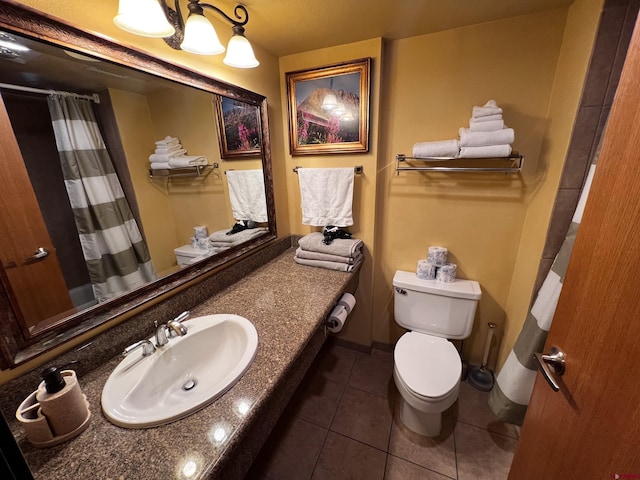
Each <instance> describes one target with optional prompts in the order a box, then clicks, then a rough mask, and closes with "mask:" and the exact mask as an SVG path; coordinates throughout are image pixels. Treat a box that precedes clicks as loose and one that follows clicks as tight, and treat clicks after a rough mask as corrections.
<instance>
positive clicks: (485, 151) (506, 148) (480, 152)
mask: <svg viewBox="0 0 640 480" xmlns="http://www.w3.org/2000/svg"><path fill="white" fill-rule="evenodd" d="M509 155H511V145H490V146H487V147H461V148H460V158H501V157H508V156H509Z"/></svg>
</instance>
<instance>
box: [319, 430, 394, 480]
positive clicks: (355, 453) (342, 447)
mask: <svg viewBox="0 0 640 480" xmlns="http://www.w3.org/2000/svg"><path fill="white" fill-rule="evenodd" d="M386 456H387V455H386V453H384V452H382V451H380V450H377V449H375V448H373V447H370V446H368V445H365V444H363V443H360V442H357V441H355V440H351V439H350V438H347V437H343V436H342V435H340V434H338V433H334V432H329V435H327V439H326V441H325V443H324V447H323V448H322V452H321V453H320V458H319V459H318V464H317V466H316V469H315V470H314V472H313V477H312V480H345V479H349V480H382V479H383V478H384V467H385V460H386Z"/></svg>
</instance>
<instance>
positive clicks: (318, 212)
mask: <svg viewBox="0 0 640 480" xmlns="http://www.w3.org/2000/svg"><path fill="white" fill-rule="evenodd" d="M353 178H354V170H353V167H349V168H298V180H299V182H300V197H301V200H302V224H303V225H313V226H316V227H324V226H326V225H335V226H337V227H349V226H351V225H353V216H352V215H353V214H352V204H353Z"/></svg>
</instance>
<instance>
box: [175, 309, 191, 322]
mask: <svg viewBox="0 0 640 480" xmlns="http://www.w3.org/2000/svg"><path fill="white" fill-rule="evenodd" d="M187 318H189V310H185V311H184V312H182V313H181V314H180V315H178V316H177V317H176V318H174V319H173V321H174V322H178V323H182V322H184V321H185V320H186V319H187Z"/></svg>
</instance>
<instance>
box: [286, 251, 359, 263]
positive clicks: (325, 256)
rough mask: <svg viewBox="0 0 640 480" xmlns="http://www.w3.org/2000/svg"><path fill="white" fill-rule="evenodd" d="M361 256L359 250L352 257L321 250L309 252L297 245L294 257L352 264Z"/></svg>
mask: <svg viewBox="0 0 640 480" xmlns="http://www.w3.org/2000/svg"><path fill="white" fill-rule="evenodd" d="M360 256H362V253H360V252H359V251H358V252H357V253H356V254H355V256H353V257H342V256H340V255H332V254H330V253H322V252H310V251H308V250H303V249H302V247H298V249H297V250H296V257H298V258H306V259H307V260H322V261H325V262H336V263H346V264H347V265H352V264H354V263H355V260H356V259H357V258H358V257H360Z"/></svg>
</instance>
